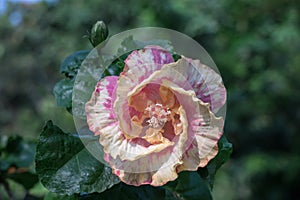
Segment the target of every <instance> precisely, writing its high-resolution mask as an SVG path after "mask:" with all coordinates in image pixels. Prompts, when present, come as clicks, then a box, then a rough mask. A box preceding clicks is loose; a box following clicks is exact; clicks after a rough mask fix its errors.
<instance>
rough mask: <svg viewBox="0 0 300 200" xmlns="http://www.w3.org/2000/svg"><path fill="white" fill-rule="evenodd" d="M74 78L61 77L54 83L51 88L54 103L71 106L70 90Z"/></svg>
mask: <svg viewBox="0 0 300 200" xmlns="http://www.w3.org/2000/svg"><path fill="white" fill-rule="evenodd" d="M73 86H74V79H63V80H61V81H59V82H58V83H56V85H55V86H54V88H53V93H54V96H55V99H56V104H57V105H58V106H60V107H66V108H67V109H71V108H72V92H73Z"/></svg>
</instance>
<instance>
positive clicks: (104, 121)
mask: <svg viewBox="0 0 300 200" xmlns="http://www.w3.org/2000/svg"><path fill="white" fill-rule="evenodd" d="M117 80H118V77H117V76H107V77H105V78H103V79H101V80H100V81H99V82H98V83H97V85H96V87H95V90H94V92H93V94H92V97H91V99H90V101H88V102H87V103H86V105H85V112H86V116H87V123H88V125H89V128H90V130H91V131H92V132H94V134H95V135H99V134H100V133H101V130H102V129H103V128H105V127H106V126H108V125H109V124H111V123H114V122H116V121H117V117H116V115H115V113H114V110H113V104H114V101H115V99H116V96H115V87H116V84H117Z"/></svg>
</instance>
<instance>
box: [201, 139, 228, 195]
mask: <svg viewBox="0 0 300 200" xmlns="http://www.w3.org/2000/svg"><path fill="white" fill-rule="evenodd" d="M218 147H219V152H218V154H217V155H216V157H215V158H214V159H212V160H211V161H210V162H209V163H208V165H207V166H206V167H205V168H200V169H199V170H198V173H199V174H200V175H202V177H205V179H206V180H207V181H208V183H209V185H210V187H211V189H213V184H214V178H215V175H216V173H217V170H218V169H219V168H220V167H221V166H222V165H223V164H224V163H225V162H226V161H227V160H228V159H229V158H230V155H231V153H232V144H231V143H230V142H228V140H227V138H226V137H225V135H223V136H222V137H221V138H220V140H219V142H218Z"/></svg>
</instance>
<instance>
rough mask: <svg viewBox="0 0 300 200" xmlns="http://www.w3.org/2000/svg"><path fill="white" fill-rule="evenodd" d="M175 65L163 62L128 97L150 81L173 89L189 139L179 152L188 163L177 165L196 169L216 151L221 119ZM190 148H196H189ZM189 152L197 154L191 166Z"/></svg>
mask: <svg viewBox="0 0 300 200" xmlns="http://www.w3.org/2000/svg"><path fill="white" fill-rule="evenodd" d="M179 62H180V61H179ZM182 62H186V61H182ZM174 65H175V64H173V63H172V64H168V65H164V66H163V68H162V69H161V70H158V71H156V72H154V73H153V74H152V75H151V76H150V77H149V78H148V79H146V80H144V81H143V82H142V83H141V84H140V85H139V86H137V87H136V88H134V89H133V90H132V92H130V93H129V94H128V96H129V97H130V95H132V93H134V92H135V91H137V90H140V88H141V87H143V86H144V85H147V84H150V83H152V84H153V83H157V84H160V85H163V86H164V87H168V88H169V89H171V90H172V91H173V93H174V94H175V96H176V98H177V99H178V101H179V104H180V105H182V106H183V108H184V109H185V111H186V113H187V115H186V116H187V121H188V127H189V128H188V140H187V142H186V146H185V150H186V151H187V152H185V153H184V155H182V156H183V160H185V161H187V164H185V165H184V166H181V167H180V166H179V167H178V168H179V170H185V169H190V170H191V169H193V170H196V169H197V168H198V167H199V166H205V165H206V164H207V162H208V161H209V160H210V159H212V158H213V157H214V156H215V155H216V153H217V148H216V145H217V142H218V140H219V138H220V137H221V135H222V132H223V126H224V121H223V119H222V118H221V117H219V118H218V117H216V116H215V115H214V113H212V112H211V111H210V104H209V103H205V102H203V101H201V100H200V99H198V98H197V96H196V93H195V92H194V90H192V87H191V85H190V84H189V82H188V80H187V79H186V77H185V76H184V75H183V74H182V73H179V72H178V71H177V70H174ZM175 69H176V68H175ZM191 145H192V148H191ZM190 150H193V151H195V152H189V151H190ZM196 151H197V152H196ZM191 153H193V154H194V155H197V159H196V158H195V159H194V161H191V162H194V165H193V166H190V165H191V164H189V161H188V159H190V157H191V155H190V154H191Z"/></svg>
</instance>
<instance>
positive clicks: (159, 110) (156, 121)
mask: <svg viewBox="0 0 300 200" xmlns="http://www.w3.org/2000/svg"><path fill="white" fill-rule="evenodd" d="M145 111H148V112H149V117H150V119H149V120H147V123H148V124H149V126H150V127H152V128H161V127H163V126H164V125H165V123H166V122H167V121H168V116H169V115H170V114H171V111H170V109H169V108H165V107H163V105H162V104H159V103H157V104H152V105H149V106H147V107H146V109H145Z"/></svg>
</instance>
